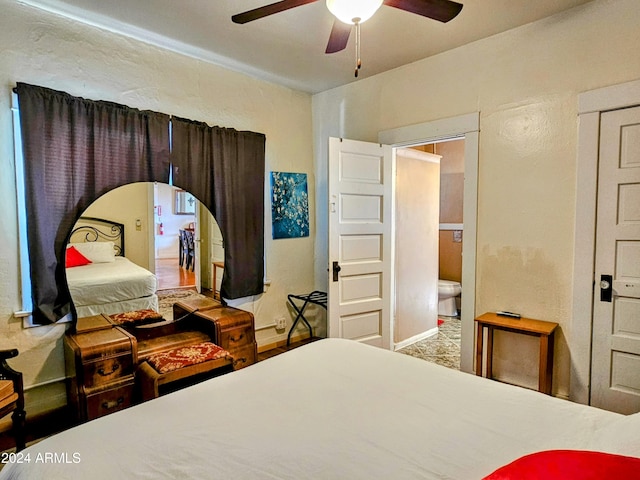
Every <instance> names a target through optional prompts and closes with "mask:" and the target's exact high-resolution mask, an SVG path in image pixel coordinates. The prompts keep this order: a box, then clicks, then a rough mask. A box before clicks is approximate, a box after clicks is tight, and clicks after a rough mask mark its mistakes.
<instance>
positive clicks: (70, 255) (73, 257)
mask: <svg viewBox="0 0 640 480" xmlns="http://www.w3.org/2000/svg"><path fill="white" fill-rule="evenodd" d="M66 262H67V263H66V267H67V268H71V267H82V266H83V265H89V264H90V263H91V260H89V259H88V258H87V257H85V256H84V255H82V254H81V253H80V252H79V251H78V250H76V247H69V248H67V259H66Z"/></svg>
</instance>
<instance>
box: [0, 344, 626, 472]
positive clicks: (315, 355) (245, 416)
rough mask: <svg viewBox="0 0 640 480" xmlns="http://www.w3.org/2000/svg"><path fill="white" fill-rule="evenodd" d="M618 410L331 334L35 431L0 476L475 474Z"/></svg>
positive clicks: (592, 428)
mask: <svg viewBox="0 0 640 480" xmlns="http://www.w3.org/2000/svg"><path fill="white" fill-rule="evenodd" d="M633 417H637V416H633ZM626 420H627V418H625V417H623V416H621V415H618V414H615V413H611V412H606V411H602V410H598V409H595V408H591V407H587V406H583V405H578V404H575V403H571V402H568V401H564V400H560V399H557V398H553V397H549V396H546V395H543V394H540V393H537V392H534V391H530V390H525V389H522V388H518V387H513V386H509V385H504V384H501V383H498V382H494V381H491V380H487V379H484V378H480V377H476V376H473V375H470V374H465V373H460V372H456V371H453V370H449V369H446V368H444V367H440V366H437V365H434V364H430V363H427V362H424V361H422V360H418V359H415V358H412V357H408V356H404V355H402V354H398V353H393V352H388V351H383V350H381V349H377V348H374V347H369V346H365V345H361V344H358V343H355V342H352V341H348V340H336V339H328V340H322V341H318V342H315V343H312V344H310V345H307V346H304V347H301V348H298V349H296V350H293V351H291V352H289V353H286V354H283V355H279V356H277V357H274V358H271V359H269V360H266V361H263V362H260V363H258V364H256V365H253V366H251V367H248V368H245V369H243V370H240V371H238V372H234V373H230V374H227V375H224V376H222V377H218V378H215V379H212V380H209V381H206V382H204V383H201V384H199V385H196V386H193V387H190V388H188V389H185V390H181V391H178V392H176V393H173V394H169V395H166V396H163V397H160V398H159V399H157V400H153V401H151V402H148V403H146V404H142V405H139V406H136V407H133V408H130V409H127V410H124V411H121V412H119V413H115V414H112V415H110V416H106V417H102V418H100V419H98V420H95V421H92V422H89V423H86V424H84V425H81V426H79V427H76V428H74V429H71V430H68V431H66V432H63V433H61V434H59V435H56V436H54V437H52V438H49V439H47V440H44V441H42V442H40V443H38V444H36V445H34V446H33V447H30V448H29V449H27V450H25V451H24V455H27V454H28V455H29V456H30V463H23V464H21V465H18V464H10V465H7V466H5V468H4V469H3V470H2V472H0V479H2V480H5V479H22V480H26V479H38V480H41V479H50V480H53V479H76V478H77V479H92V480H98V479H109V480H112V479H120V478H122V479H150V478H162V479H181V480H184V479H234V480H235V479H251V480H254V479H269V480H275V479H278V480H280V479H291V480H294V479H295V480H298V479H349V480H351V479H367V480H371V479H394V480H396V479H480V478H482V477H483V476H485V475H487V474H489V473H490V472H492V471H493V470H494V469H496V468H497V467H499V466H501V465H503V464H505V463H508V462H510V461H512V460H514V459H515V458H517V457H519V456H521V455H523V454H526V453H530V452H535V451H539V450H545V449H556V448H570V449H574V448H578V449H583V448H594V445H596V444H597V441H598V440H599V439H601V438H604V437H606V434H605V433H606V431H607V429H611V428H613V427H615V426H616V425H618V424H619V423H620V422H624V421H626ZM636 420H639V419H638V418H636ZM636 425H637V423H636ZM616 431H617V430H616ZM603 432H605V433H603ZM594 442H596V443H594ZM598 448H600V449H603V450H607V449H608V450H612V451H614V450H616V448H615V447H614V446H612V447H611V448H607V446H606V444H602V443H600V444H598ZM621 453H625V452H621ZM46 454H49V458H50V459H51V460H50V461H48V462H47V461H45V458H46V457H45V455H46ZM53 454H56V455H58V460H59V461H61V462H63V463H57V462H56V461H54V460H53V459H52V458H55V457H52V455H53ZM38 459H40V461H37V460H38Z"/></svg>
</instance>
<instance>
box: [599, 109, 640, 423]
mask: <svg viewBox="0 0 640 480" xmlns="http://www.w3.org/2000/svg"><path fill="white" fill-rule="evenodd" d="M596 218H597V231H596V264H595V273H596V277H595V291H594V307H593V315H594V318H593V339H592V345H593V350H592V362H591V363H592V367H591V372H592V374H591V375H592V378H591V404H592V405H594V406H596V407H600V408H604V409H607V410H613V411H617V412H620V413H625V414H629V413H633V412H638V411H640V107H638V108H629V109H624V110H616V111H613V112H607V113H604V114H602V116H601V124H600V163H599V171H598V210H597V217H596Z"/></svg>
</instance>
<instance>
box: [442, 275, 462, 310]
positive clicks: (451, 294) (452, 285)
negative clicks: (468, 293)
mask: <svg viewBox="0 0 640 480" xmlns="http://www.w3.org/2000/svg"><path fill="white" fill-rule="evenodd" d="M461 293H462V286H461V285H460V283H459V282H452V281H451V280H438V315H443V316H445V317H455V316H456V315H458V307H457V306H456V297H457V296H458V295H460V294H461Z"/></svg>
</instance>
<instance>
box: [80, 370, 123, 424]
mask: <svg viewBox="0 0 640 480" xmlns="http://www.w3.org/2000/svg"><path fill="white" fill-rule="evenodd" d="M133 387H134V380H133V376H131V377H128V378H126V379H124V380H123V381H121V382H117V383H116V384H114V385H113V387H112V388H108V389H105V390H100V389H98V390H96V391H95V392H94V393H90V394H88V395H87V400H86V401H87V409H86V412H87V420H93V419H94V418H98V417H102V416H103V415H108V414H109V413H113V412H117V411H118V410H122V409H124V408H127V407H130V406H131V405H132V404H133Z"/></svg>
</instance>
